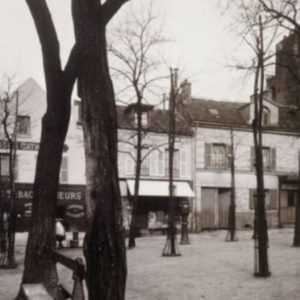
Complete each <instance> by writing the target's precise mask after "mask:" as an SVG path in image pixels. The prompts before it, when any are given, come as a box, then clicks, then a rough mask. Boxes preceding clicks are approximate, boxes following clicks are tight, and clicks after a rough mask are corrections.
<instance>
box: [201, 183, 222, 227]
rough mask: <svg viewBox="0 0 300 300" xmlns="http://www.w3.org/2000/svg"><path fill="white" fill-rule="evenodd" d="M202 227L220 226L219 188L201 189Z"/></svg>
mask: <svg viewBox="0 0 300 300" xmlns="http://www.w3.org/2000/svg"><path fill="white" fill-rule="evenodd" d="M201 227H202V229H216V228H217V227H218V189H214V188H202V190H201Z"/></svg>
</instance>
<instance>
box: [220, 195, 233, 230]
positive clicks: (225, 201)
mask: <svg viewBox="0 0 300 300" xmlns="http://www.w3.org/2000/svg"><path fill="white" fill-rule="evenodd" d="M230 194H231V192H230V189H219V193H218V213H219V224H218V227H219V228H220V229H227V228H228V212H229V204H230Z"/></svg>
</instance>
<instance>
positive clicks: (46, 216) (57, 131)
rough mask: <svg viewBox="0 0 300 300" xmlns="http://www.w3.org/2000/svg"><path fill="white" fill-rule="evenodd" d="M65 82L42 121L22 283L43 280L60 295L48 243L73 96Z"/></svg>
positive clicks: (51, 243)
mask: <svg viewBox="0 0 300 300" xmlns="http://www.w3.org/2000/svg"><path fill="white" fill-rule="evenodd" d="M64 89H65V87H64V83H63V82H60V84H59V83H58V84H57V88H56V91H57V92H56V94H53V95H52V97H54V99H53V98H52V97H51V96H48V97H49V98H50V99H49V100H50V101H49V102H48V103H49V104H50V103H52V102H56V101H60V102H61V104H62V103H64V105H60V106H59V111H57V107H56V106H53V105H49V106H48V109H47V112H46V114H45V116H44V117H43V121H42V136H41V142H40V149H39V155H38V160H37V168H36V176H35V182H34V187H33V194H34V199H33V206H32V216H33V217H32V220H31V226H30V231H29V237H28V243H27V249H26V256H25V269H24V274H23V279H22V283H39V282H43V283H44V284H45V285H46V286H47V287H48V289H49V290H50V291H51V293H52V294H54V295H55V294H56V293H57V290H56V288H54V290H52V289H53V286H54V287H55V283H56V282H57V278H56V272H55V271H54V268H55V266H54V264H53V262H52V260H51V257H50V256H49V255H48V252H47V249H46V247H45V246H54V245H55V232H54V220H55V210H56V203H57V190H58V183H59V182H58V180H59V172H60V164H61V158H62V153H63V145H64V140H65V136H66V132H67V129H68V123H69V116H70V95H64V94H63V91H64Z"/></svg>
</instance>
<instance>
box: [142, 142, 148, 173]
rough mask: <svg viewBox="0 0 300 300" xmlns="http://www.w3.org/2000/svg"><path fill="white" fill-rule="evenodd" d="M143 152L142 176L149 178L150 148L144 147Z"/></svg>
mask: <svg viewBox="0 0 300 300" xmlns="http://www.w3.org/2000/svg"><path fill="white" fill-rule="evenodd" d="M141 152H142V153H141V159H142V163H141V175H143V176H148V175H149V174H150V159H149V148H147V147H143V148H142V151H141Z"/></svg>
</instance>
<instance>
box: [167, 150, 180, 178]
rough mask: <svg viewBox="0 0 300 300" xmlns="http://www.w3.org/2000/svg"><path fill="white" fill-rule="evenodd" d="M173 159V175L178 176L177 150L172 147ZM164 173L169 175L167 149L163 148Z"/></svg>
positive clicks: (178, 160)
mask: <svg viewBox="0 0 300 300" xmlns="http://www.w3.org/2000/svg"><path fill="white" fill-rule="evenodd" d="M173 157H174V159H173V176H174V177H179V174H180V173H179V162H180V159H179V150H178V149H174V156H173ZM165 174H166V176H168V175H169V149H166V150H165Z"/></svg>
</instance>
